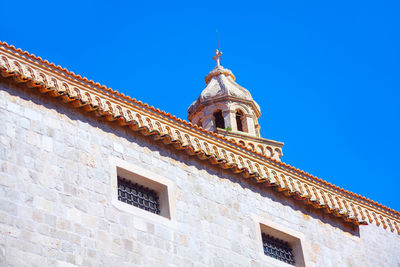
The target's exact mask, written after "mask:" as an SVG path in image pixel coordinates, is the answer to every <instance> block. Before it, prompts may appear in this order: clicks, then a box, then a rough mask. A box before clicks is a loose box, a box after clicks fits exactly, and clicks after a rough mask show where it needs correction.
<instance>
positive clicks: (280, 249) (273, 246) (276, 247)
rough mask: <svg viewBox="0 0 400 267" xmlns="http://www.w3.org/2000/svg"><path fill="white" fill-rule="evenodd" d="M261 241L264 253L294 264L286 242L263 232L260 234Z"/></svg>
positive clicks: (290, 249)
mask: <svg viewBox="0 0 400 267" xmlns="http://www.w3.org/2000/svg"><path fill="white" fill-rule="evenodd" d="M262 242H263V247H264V254H265V255H267V256H270V257H273V258H275V259H277V260H280V261H283V262H286V263H288V264H291V265H294V263H295V261H294V255H293V252H292V248H291V247H290V245H289V243H288V242H285V241H283V240H281V239H278V238H275V237H273V236H270V235H267V234H264V233H263V234H262Z"/></svg>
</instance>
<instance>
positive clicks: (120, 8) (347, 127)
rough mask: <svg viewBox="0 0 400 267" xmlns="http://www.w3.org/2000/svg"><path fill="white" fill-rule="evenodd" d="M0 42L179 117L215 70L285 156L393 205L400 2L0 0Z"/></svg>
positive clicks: (399, 132)
mask: <svg viewBox="0 0 400 267" xmlns="http://www.w3.org/2000/svg"><path fill="white" fill-rule="evenodd" d="M1 6H2V12H1V14H2V15H1V18H2V19H1V24H0V39H1V40H3V41H6V42H8V43H9V44H13V45H15V46H16V47H19V48H22V49H23V50H27V51H29V52H31V53H34V54H36V55H38V56H41V57H42V58H44V59H48V60H49V61H51V62H54V63H55V64H58V65H61V66H63V67H66V68H68V69H70V70H72V71H74V72H75V73H78V74H81V75H82V76H86V77H88V78H89V79H92V80H94V81H96V82H100V83H102V84H105V85H107V86H109V87H111V88H113V89H117V90H118V91H120V92H124V93H126V94H128V95H130V96H132V97H135V98H136V99H138V100H142V101H143V102H147V103H149V104H150V105H153V106H155V107H158V108H160V109H163V110H165V111H167V112H170V113H172V114H174V115H176V116H177V117H180V118H183V119H186V109H187V108H188V107H189V105H190V104H191V103H192V101H194V100H195V99H196V98H197V97H198V95H199V94H200V92H201V91H202V90H203V88H204V86H205V83H204V77H205V76H206V75H207V73H208V72H209V71H210V70H211V69H212V68H213V67H214V64H215V63H214V61H213V60H212V59H211V57H212V55H213V51H214V49H215V48H216V37H215V30H216V29H218V31H219V33H220V44H221V49H222V51H223V52H224V55H223V57H222V64H223V65H224V67H226V68H229V69H231V70H232V71H233V73H234V74H235V75H236V78H237V82H238V83H239V84H240V85H242V86H244V87H245V88H247V89H249V90H250V92H251V93H252V95H253V97H254V99H255V100H256V101H257V102H258V103H259V104H260V106H261V111H262V116H261V119H260V125H261V127H262V135H263V137H265V138H269V139H275V140H279V141H283V142H285V146H284V149H283V152H284V156H283V158H282V159H283V161H285V162H287V163H289V164H291V165H294V166H296V167H298V168H301V169H303V170H305V171H307V172H310V173H312V174H314V175H316V176H318V177H320V178H323V179H325V180H327V181H329V182H332V183H334V184H336V185H338V186H341V187H344V188H345V189H348V190H350V191H353V192H355V193H359V194H361V195H364V196H366V197H368V198H371V199H373V200H375V201H378V202H380V203H382V204H384V205H387V206H389V207H391V208H394V209H396V210H400V200H399V197H400V194H399V188H400V182H399V180H400V174H399V165H400V163H399V160H400V157H399V153H400V141H399V136H400V105H399V100H400V76H399V74H400V52H399V51H400V49H399V48H400V33H399V28H400V15H399V14H400V2H399V1H368V0H367V1H259V2H253V1H237V2H236V1H198V2H197V3H194V1H182V2H170V1H159V2H157V1H126V2H122V1H121V2H118V1H106V2H101V1H48V2H45V1H38V2H36V1H17V2H15V1H14V2H13V1H3V3H2V4H1Z"/></svg>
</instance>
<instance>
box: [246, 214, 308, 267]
mask: <svg viewBox="0 0 400 267" xmlns="http://www.w3.org/2000/svg"><path fill="white" fill-rule="evenodd" d="M253 219H254V223H255V226H256V231H257V242H258V244H259V246H258V248H259V255H260V258H261V259H262V260H263V261H264V262H265V263H266V265H267V266H279V267H290V266H297V267H306V266H307V264H306V262H307V260H306V258H307V253H305V252H306V251H307V250H308V249H309V247H310V244H309V243H308V242H307V240H306V238H305V236H304V234H303V233H300V232H298V231H295V230H294V229H291V228H288V227H287V226H285V225H283V224H281V223H277V222H273V221H271V220H269V219H267V218H263V217H259V216H257V215H253Z"/></svg>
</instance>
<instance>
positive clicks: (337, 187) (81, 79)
mask: <svg viewBox="0 0 400 267" xmlns="http://www.w3.org/2000/svg"><path fill="white" fill-rule="evenodd" d="M0 46H4V47H6V48H8V49H11V50H12V51H14V52H17V53H21V54H23V55H26V56H27V57H29V58H31V59H33V60H36V61H39V62H40V63H42V64H44V65H47V67H49V68H55V69H57V70H59V71H61V72H63V73H64V74H67V75H70V76H71V77H72V78H75V79H77V80H80V81H81V82H85V83H88V84H90V85H92V86H95V87H97V88H99V89H103V90H105V91H106V92H109V93H112V94H114V95H116V96H118V97H122V98H124V99H125V100H128V101H131V102H133V103H135V104H136V105H139V106H141V107H143V108H146V109H148V110H151V111H153V112H156V113H159V114H160V115H164V116H166V117H168V118H169V119H171V120H173V121H176V122H179V123H182V124H184V125H186V126H187V127H191V128H195V129H197V130H199V131H201V132H204V133H206V134H209V135H212V136H215V137H217V138H220V139H222V140H224V141H226V142H229V143H231V144H234V145H235V146H238V147H240V148H242V149H245V150H247V151H248V152H251V153H254V154H256V155H258V156H259V157H262V158H265V160H268V161H270V162H273V163H275V164H277V165H280V166H282V167H285V168H288V169H290V170H291V171H294V172H297V173H299V174H302V175H304V176H306V177H308V178H310V179H312V180H315V181H317V182H319V183H321V184H323V185H325V186H329V187H331V188H333V189H336V190H338V191H341V192H343V193H346V194H349V195H351V196H353V197H355V198H359V199H361V200H363V201H366V202H368V203H370V204H373V205H376V206H378V207H380V208H382V209H384V210H386V211H388V212H391V213H393V214H395V215H398V216H400V212H398V211H396V210H394V209H391V208H389V207H387V206H385V205H382V204H380V203H378V202H376V201H374V200H371V199H369V198H366V197H364V196H362V195H359V194H356V193H353V192H351V191H348V190H345V189H343V188H341V187H339V186H336V185H334V184H332V183H329V182H327V181H325V180H323V179H321V178H318V177H316V176H314V175H312V174H310V173H308V172H305V171H303V170H300V169H298V168H296V167H293V166H291V165H289V164H287V163H284V162H280V161H277V160H275V159H273V158H270V157H267V156H265V155H262V154H260V153H258V152H255V151H253V150H250V149H249V148H247V147H245V146H243V145H241V144H239V143H238V142H236V141H234V140H230V139H227V138H225V137H224V136H222V135H219V134H216V133H214V132H211V131H208V130H206V129H204V128H202V127H199V126H197V125H195V124H192V123H191V122H188V121H186V120H182V119H180V118H178V117H176V116H175V115H171V114H170V113H167V112H165V111H163V110H160V109H158V108H155V107H153V106H150V105H149V104H147V103H143V102H142V101H140V100H136V99H135V98H132V97H130V96H128V95H125V94H124V93H120V92H118V91H117V90H113V89H112V88H109V87H107V86H105V85H101V84H100V83H98V82H94V81H93V80H89V79H88V78H86V77H82V76H81V75H79V74H75V73H74V72H73V71H69V70H68V69H67V68H62V67H61V66H60V65H55V64H54V63H52V62H49V61H48V60H43V59H42V58H41V57H39V56H35V55H34V54H31V53H29V52H27V51H23V50H22V49H20V48H16V47H15V46H13V45H9V44H8V43H6V42H4V41H3V42H2V41H0ZM50 70H51V69H50Z"/></svg>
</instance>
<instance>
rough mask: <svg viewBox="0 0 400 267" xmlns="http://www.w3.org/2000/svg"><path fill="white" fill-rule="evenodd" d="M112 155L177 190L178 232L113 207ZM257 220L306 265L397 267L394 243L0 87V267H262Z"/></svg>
mask: <svg viewBox="0 0 400 267" xmlns="http://www.w3.org/2000/svg"><path fill="white" fill-rule="evenodd" d="M110 157H117V158H120V159H121V160H124V161H127V162H129V163H131V164H135V165H138V166H141V167H142V168H146V169H149V170H151V171H152V172H154V173H160V174H162V175H163V176H165V177H166V178H167V179H169V180H171V181H173V182H174V183H175V184H176V194H175V201H176V227H170V228H169V227H167V226H165V225H160V224H157V223H155V222H154V221H148V220H146V219H144V218H141V217H135V216H133V215H132V214H130V213H126V212H123V211H121V210H119V209H117V208H116V207H115V206H113V205H112V204H111V203H112V194H111V187H110V175H111V174H110V163H109V158H110ZM254 216H257V217H262V218H265V219H267V220H269V221H273V222H274V223H276V224H279V225H282V226H284V227H285V228H288V229H292V230H293V231H296V232H300V233H302V234H303V235H304V237H305V245H304V248H303V252H304V255H305V259H306V265H307V266H398V264H400V253H399V251H400V236H399V235H398V234H397V233H392V232H390V230H389V229H386V230H385V229H382V228H380V227H376V226H375V225H366V226H359V227H356V226H352V225H348V224H345V223H344V222H342V221H341V220H338V219H335V218H333V217H331V216H329V215H326V214H323V213H322V212H321V213H320V212H318V211H317V210H315V209H309V208H308V207H305V206H303V205H302V204H301V203H298V202H295V201H294V200H292V199H289V198H286V197H284V196H283V195H282V194H277V193H276V192H274V191H273V190H270V189H265V186H263V185H262V184H256V183H253V182H249V181H248V180H246V179H244V178H241V177H240V176H239V175H235V174H233V173H232V172H228V171H224V170H221V169H217V168H215V167H213V166H212V165H210V164H208V163H207V162H202V161H199V160H196V159H194V158H191V157H189V156H186V155H185V154H183V153H179V152H176V150H172V149H170V148H169V147H168V146H164V145H161V144H160V143H153V142H152V141H151V139H150V138H146V137H142V136H140V135H135V134H132V133H129V132H128V131H125V130H124V129H123V128H115V127H110V126H109V125H108V124H107V123H104V122H103V121H100V120H98V119H96V118H94V117H93V118H91V117H88V116H85V115H83V114H82V113H80V112H79V111H78V110H73V109H71V108H69V107H67V106H65V105H64V104H62V103H61V102H57V101H54V100H52V99H49V98H46V97H45V96H41V95H37V94H35V93H33V92H31V91H30V90H29V89H27V88H17V87H15V86H14V85H12V84H11V83H9V82H7V80H4V81H3V82H1V83H0V266H271V265H269V263H267V261H266V260H265V257H266V256H264V255H262V254H260V253H258V252H259V248H260V246H262V245H261V244H260V243H259V242H258V238H257V236H256V235H257V233H258V231H257V229H255V227H256V224H255V222H254Z"/></svg>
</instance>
